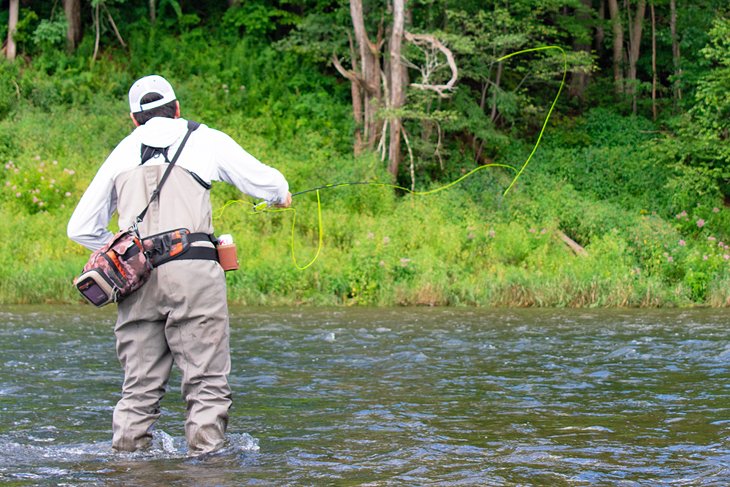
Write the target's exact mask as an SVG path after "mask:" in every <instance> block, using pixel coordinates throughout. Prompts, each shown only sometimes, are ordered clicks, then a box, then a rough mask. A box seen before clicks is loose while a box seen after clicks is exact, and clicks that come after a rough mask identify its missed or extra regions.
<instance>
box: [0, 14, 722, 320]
mask: <svg viewBox="0 0 730 487" xmlns="http://www.w3.org/2000/svg"><path fill="white" fill-rule="evenodd" d="M2 6H3V7H2V12H1V14H2V15H0V26H2V28H1V29H0V35H2V36H3V37H4V38H7V39H8V42H6V46H5V53H6V57H8V58H11V57H14V59H7V60H5V61H3V62H0V162H2V164H3V171H2V173H1V174H2V176H0V185H2V188H1V192H0V217H2V219H3V221H4V222H6V224H5V225H3V226H0V237H3V238H4V239H5V241H13V242H19V244H18V245H13V246H4V247H3V250H1V251H0V264H2V266H1V267H0V269H1V270H0V301H2V302H5V303H10V302H78V298H77V296H75V295H74V290H73V288H72V286H70V281H71V279H72V278H73V276H74V275H75V274H76V273H77V272H78V270H79V269H80V267H81V266H82V265H83V262H84V261H85V258H86V256H87V255H88V252H87V251H85V250H84V249H82V248H80V247H79V246H78V245H76V244H73V243H72V242H69V241H68V240H67V239H66V237H65V224H66V222H67V221H68V217H69V216H70V213H71V211H72V210H73V207H74V206H75V204H76V202H77V201H78V199H79V198H80V196H81V194H82V193H83V191H84V189H85V187H86V185H87V184H88V182H89V181H90V179H91V178H92V177H93V175H94V174H95V172H96V169H97V168H98V167H99V165H100V164H101V162H102V161H103V160H104V158H105V157H106V155H107V154H108V153H109V152H110V151H111V149H112V148H113V147H114V146H115V145H116V143H117V142H118V141H119V140H121V139H122V138H123V137H124V136H125V135H126V134H127V133H128V132H129V131H130V130H131V125H130V122H129V119H128V113H127V111H128V108H127V104H126V93H127V90H128V88H129V86H130V85H131V83H132V82H133V81H134V80H135V79H137V78H138V77H140V76H143V75H146V74H150V73H157V74H162V75H164V76H165V77H167V78H168V79H169V80H170V81H171V82H172V83H173V85H174V86H175V88H176V91H177V94H178V97H179V99H180V101H181V106H182V108H183V116H185V117H189V118H192V119H195V120H199V121H202V122H205V123H207V124H208V125H210V126H213V127H215V128H219V129H221V130H224V131H226V132H227V133H229V134H230V135H231V136H233V137H234V139H236V140H238V141H239V142H240V143H241V144H242V145H243V146H244V147H245V148H246V149H247V150H248V151H249V152H251V153H253V154H254V155H256V156H257V157H258V158H259V159H261V160H262V161H264V162H266V163H268V164H270V165H272V166H274V167H277V168H279V169H280V170H282V172H284V174H285V175H286V176H287V178H288V179H289V181H290V185H291V187H292V191H298V190H302V189H308V188H312V187H316V186H320V185H323V184H328V183H338V182H348V181H380V182H387V183H395V184H398V185H400V186H403V187H406V188H414V189H419V190H426V189H433V188H437V187H440V186H442V185H444V184H447V183H449V182H451V181H453V180H455V179H456V178H458V177H460V176H462V175H463V174H465V173H467V172H468V171H471V170H473V169H474V168H477V167H481V166H486V165H490V164H505V165H510V166H512V167H515V168H517V169H519V168H520V167H521V165H522V164H523V162H524V161H525V160H526V158H527V156H528V154H529V153H530V152H531V150H532V148H533V145H534V143H535V140H536V138H537V136H538V134H539V130H540V127H541V126H542V123H543V121H544V118H545V116H546V114H547V111H548V109H549V107H550V103H551V101H552V99H553V97H554V96H555V94H556V93H557V91H558V89H559V87H560V80H561V77H562V74H563V71H562V70H563V58H562V57H561V56H560V54H559V53H557V51H539V52H531V53H526V54H524V55H520V56H515V57H513V58H510V59H509V60H507V61H504V62H498V59H499V58H501V57H502V56H504V55H506V54H509V53H512V52H515V51H519V50H522V49H529V48H534V47H539V46H548V45H557V46H560V47H562V48H563V49H564V50H565V51H566V53H567V58H566V61H567V68H568V75H567V82H566V86H565V88H564V92H563V94H562V95H561V97H560V99H559V101H558V104H557V106H556V112H555V113H554V114H553V117H552V119H551V120H550V121H549V124H548V126H547V130H546V132H545V135H544V137H543V139H542V143H541V145H540V147H539V148H538V150H537V152H536V153H535V157H534V158H533V159H532V161H531V162H530V165H529V166H528V167H527V168H526V170H525V172H524V174H523V175H522V176H521V177H520V179H519V181H518V183H517V184H516V186H515V187H514V188H513V189H512V190H511V191H510V192H509V193H508V194H507V195H503V193H504V190H505V189H506V188H507V187H508V185H509V184H510V182H511V181H512V179H513V177H514V172H512V171H509V170H506V169H503V168H491V167H485V170H480V171H479V172H477V173H476V174H475V175H473V176H471V177H469V178H467V179H466V180H464V181H463V182H462V183H460V184H459V185H457V186H455V187H453V188H452V189H449V190H447V191H444V192H441V193H438V194H437V195H433V196H426V197H416V196H410V195H408V194H407V193H404V192H402V191H393V190H392V189H388V188H384V187H378V186H350V187H340V188H337V189H330V190H325V191H323V192H322V194H321V197H322V204H323V225H324V231H325V233H324V248H323V249H322V254H321V256H320V257H319V259H318V260H317V262H316V263H315V264H314V265H313V266H312V267H311V268H309V269H308V270H306V271H300V270H298V269H297V268H296V266H294V265H293V264H292V262H291V257H290V255H289V254H290V251H292V250H293V252H294V253H295V255H296V257H297V260H298V261H307V260H309V258H311V257H312V256H313V255H314V254H315V252H316V251H317V242H318V231H317V228H318V221H317V207H316V198H315V196H314V193H308V194H307V195H302V196H301V197H297V198H295V208H296V210H297V215H296V225H295V228H294V235H295V238H294V240H293V243H291V244H290V243H289V234H290V233H291V229H290V225H292V215H291V214H290V213H282V214H278V213H276V214H274V213H263V214H255V215H252V214H251V212H250V205H249V204H248V203H246V204H240V205H237V204H235V205H229V206H225V205H226V202H230V201H234V200H238V199H239V198H240V195H239V194H237V192H236V191H235V190H234V189H233V188H230V187H226V186H224V185H216V186H215V187H214V190H213V200H214V206H215V210H216V221H215V225H216V228H217V229H219V231H221V230H223V229H225V232H226V233H233V234H234V236H235V237H236V240H237V241H238V242H239V253H240V254H241V256H242V270H241V271H238V272H236V273H229V275H228V282H229V294H230V298H231V299H232V300H233V301H236V302H241V303H247V304H267V303H276V304H298V303H313V304H342V303H345V304H377V305H392V304H429V305H443V304H470V305H483V306H665V305H690V304H709V305H714V306H728V305H730V246H728V243H730V207H729V206H730V145H729V144H728V137H729V136H730V116H729V115H730V11H729V10H728V7H727V5H726V2H723V1H719V0H699V1H693V2H683V1H679V0H656V1H647V0H626V1H624V2H620V3H619V2H617V0H551V1H536V0H513V1H510V2H504V1H476V0H465V1H459V2H451V1H446V0H408V1H402V0H389V1H385V0H351V1H349V2H348V1H343V0H333V1H327V0H278V1H277V0H250V1H248V0H247V1H240V2H236V1H230V2H228V3H226V2H219V1H216V2H214V1H195V2H193V1H185V0H148V1H141V0H90V1H86V0H65V1H63V2H61V1H57V2H26V1H10V2H3V3H2ZM14 8H15V9H17V21H15V23H14V22H13V18H14V17H13V9H14ZM358 8H359V10H358ZM401 9H402V12H401ZM358 12H361V20H362V25H361V26H362V30H360V31H358V29H357V28H356V27H357V25H358V24H357V21H356V17H357V13H358ZM398 12H401V13H402V15H401V14H399V13H398ZM3 16H4V17H3ZM399 18H400V21H399V20H398V19H399ZM398 22H400V24H399V23H398ZM399 26H400V27H399ZM2 29H4V31H3V30H2ZM400 31H402V33H401V34H400V37H398V32H400ZM11 44H12V46H11ZM361 45H362V46H364V48H365V49H364V51H363V50H362V49H360V47H361ZM11 47H12V48H11ZM394 49H395V50H394ZM393 53H400V54H399V55H398V56H396V57H394V55H393ZM11 54H14V55H13V56H11ZM449 56H451V58H452V59H453V65H451V64H450V63H449V60H450V59H449ZM367 66H370V67H369V68H367ZM454 69H456V73H457V76H456V80H455V83H451V81H452V79H453V78H454V75H455V71H454ZM399 70H400V71H399ZM397 71H399V73H400V74H398V73H397ZM358 107H359V108H358ZM358 110H359V112H358ZM358 113H359V114H358ZM224 207H225V208H224ZM566 242H568V243H569V244H570V246H569V245H566ZM290 247H291V248H290Z"/></svg>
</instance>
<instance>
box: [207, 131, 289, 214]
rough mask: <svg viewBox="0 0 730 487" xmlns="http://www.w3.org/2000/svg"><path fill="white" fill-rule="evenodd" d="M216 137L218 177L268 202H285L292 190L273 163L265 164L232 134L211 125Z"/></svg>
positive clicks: (213, 135)
mask: <svg viewBox="0 0 730 487" xmlns="http://www.w3.org/2000/svg"><path fill="white" fill-rule="evenodd" d="M209 130H210V131H211V134H212V135H211V137H212V138H213V139H214V141H213V144H212V147H214V148H215V159H216V163H217V165H218V174H217V179H218V180H219V181H224V182H226V183H229V184H232V185H234V186H235V187H236V188H238V189H239V190H240V191H242V192H244V193H246V194H248V195H250V196H253V197H254V198H260V199H262V200H265V201H266V202H267V203H270V204H276V203H283V202H284V201H285V200H286V196H287V193H288V192H289V183H287V181H286V179H285V178H284V176H283V175H282V174H281V173H280V172H279V171H277V170H276V169H274V168H273V167H270V166H267V165H266V164H263V163H262V162H260V161H259V160H258V159H256V158H255V157H253V156H252V155H251V154H249V153H248V152H246V151H245V150H244V149H243V148H242V147H241V146H240V145H238V143H237V142H236V141H234V140H233V139H232V138H231V137H229V136H228V135H226V134H224V133H223V132H220V131H218V130H215V129H209Z"/></svg>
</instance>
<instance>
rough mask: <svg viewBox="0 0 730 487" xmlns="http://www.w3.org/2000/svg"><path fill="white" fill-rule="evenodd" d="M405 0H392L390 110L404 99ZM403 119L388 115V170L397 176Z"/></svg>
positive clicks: (401, 104) (400, 105)
mask: <svg viewBox="0 0 730 487" xmlns="http://www.w3.org/2000/svg"><path fill="white" fill-rule="evenodd" d="M404 4H405V0H393V26H392V30H391V33H390V43H389V51H390V63H389V64H390V67H389V70H388V71H389V72H390V83H389V84H390V103H389V105H390V106H389V108H390V109H391V110H398V109H400V108H402V107H403V105H404V104H405V101H406V69H405V66H404V65H403V62H402V60H401V47H402V45H403V30H404V23H405V5H404ZM402 124H403V120H402V119H401V117H400V116H399V115H392V116H391V117H390V145H389V147H388V172H390V174H392V175H393V177H394V178H395V177H397V176H398V166H399V165H400V160H401V130H402Z"/></svg>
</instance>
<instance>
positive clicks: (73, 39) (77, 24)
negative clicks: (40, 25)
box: [63, 0, 84, 51]
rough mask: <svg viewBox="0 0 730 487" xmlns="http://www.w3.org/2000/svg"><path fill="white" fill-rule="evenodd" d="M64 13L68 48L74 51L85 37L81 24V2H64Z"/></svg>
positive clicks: (68, 0) (71, 0)
mask: <svg viewBox="0 0 730 487" xmlns="http://www.w3.org/2000/svg"><path fill="white" fill-rule="evenodd" d="M63 11H64V13H65V14H66V23H67V24H68V30H67V31H66V41H67V45H68V48H69V49H70V50H71V51H73V50H75V49H76V47H78V45H79V42H81V38H82V37H83V35H84V31H83V26H82V24H81V0H63Z"/></svg>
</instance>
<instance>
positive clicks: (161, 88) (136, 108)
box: [129, 74, 177, 113]
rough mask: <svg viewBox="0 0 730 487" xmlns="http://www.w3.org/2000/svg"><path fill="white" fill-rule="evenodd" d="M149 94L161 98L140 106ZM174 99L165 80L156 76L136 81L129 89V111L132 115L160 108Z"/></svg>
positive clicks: (172, 92)
mask: <svg viewBox="0 0 730 487" xmlns="http://www.w3.org/2000/svg"><path fill="white" fill-rule="evenodd" d="M149 93H159V94H160V95H162V98H160V99H159V100H155V101H153V102H150V103H145V104H144V105H142V104H140V101H141V100H142V98H143V97H144V96H145V95H147V94H149ZM176 99H177V98H176V97H175V91H174V90H173V89H172V85H171V84H170V83H168V82H167V80H166V79H165V78H163V77H162V76H158V75H156V74H153V75H150V76H145V77H144V78H140V79H138V80H137V81H135V82H134V84H133V85H132V87H131V88H130V89H129V109H130V111H131V112H132V113H138V112H143V111H145V110H151V109H153V108H157V107H161V106H162V105H165V104H167V103H170V102H171V101H174V100H176Z"/></svg>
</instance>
